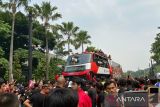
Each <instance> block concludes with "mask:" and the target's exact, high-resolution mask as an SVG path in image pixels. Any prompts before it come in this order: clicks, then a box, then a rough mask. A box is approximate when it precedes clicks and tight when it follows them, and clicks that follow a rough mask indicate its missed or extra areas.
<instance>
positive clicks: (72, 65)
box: [62, 52, 112, 80]
mask: <svg viewBox="0 0 160 107" xmlns="http://www.w3.org/2000/svg"><path fill="white" fill-rule="evenodd" d="M62 75H63V76H65V77H71V76H80V77H84V78H86V79H88V80H91V79H92V78H93V77H95V76H111V75H112V67H111V66H110V60H109V58H108V57H107V55H105V54H104V53H102V52H101V53H93V52H85V53H82V54H74V55H70V56H69V57H68V59H67V64H66V66H65V67H64V71H63V72H62Z"/></svg>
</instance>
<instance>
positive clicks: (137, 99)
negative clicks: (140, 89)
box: [117, 97, 146, 102]
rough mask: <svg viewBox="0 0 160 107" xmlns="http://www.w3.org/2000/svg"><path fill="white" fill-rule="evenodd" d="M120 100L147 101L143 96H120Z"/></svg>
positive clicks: (118, 99)
mask: <svg viewBox="0 0 160 107" xmlns="http://www.w3.org/2000/svg"><path fill="white" fill-rule="evenodd" d="M117 101H118V102H146V101H145V98H143V97H121V98H120V97H118V98H117Z"/></svg>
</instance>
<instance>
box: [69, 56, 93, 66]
mask: <svg viewBox="0 0 160 107" xmlns="http://www.w3.org/2000/svg"><path fill="white" fill-rule="evenodd" d="M89 62H91V54H78V55H71V56H69V57H68V59H67V65H79V64H85V63H89Z"/></svg>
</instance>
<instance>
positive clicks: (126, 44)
mask: <svg viewBox="0 0 160 107" xmlns="http://www.w3.org/2000/svg"><path fill="white" fill-rule="evenodd" d="M42 1H50V2H51V3H52V5H53V6H57V7H58V10H57V11H58V12H60V13H61V14H62V17H63V18H62V19H59V20H58V21H55V22H53V24H54V23H61V22H68V21H73V22H74V24H75V25H76V26H79V27H80V30H86V31H88V34H89V35H90V36H91V41H92V46H95V47H97V48H99V49H102V50H103V51H104V52H105V53H107V54H110V55H111V56H112V59H113V60H114V61H116V62H118V63H119V64H121V66H122V68H123V70H124V71H127V70H135V71H136V70H138V69H144V68H148V67H149V62H150V56H151V53H150V49H151V44H152V43H153V42H154V38H155V37H156V34H157V33H158V32H160V29H157V27H159V26H160V0H32V4H34V3H38V4H41V2H42Z"/></svg>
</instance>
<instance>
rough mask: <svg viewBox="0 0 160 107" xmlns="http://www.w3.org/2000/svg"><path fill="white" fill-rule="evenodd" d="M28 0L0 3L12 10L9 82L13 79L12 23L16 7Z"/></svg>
mask: <svg viewBox="0 0 160 107" xmlns="http://www.w3.org/2000/svg"><path fill="white" fill-rule="evenodd" d="M28 1H29V0H9V1H8V2H5V3H3V4H2V7H3V8H5V9H9V10H10V11H11V12H12V33H11V44H10V53H9V82H12V81H13V42H14V25H15V16H16V13H17V8H18V7H20V6H26V5H27V4H28Z"/></svg>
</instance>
